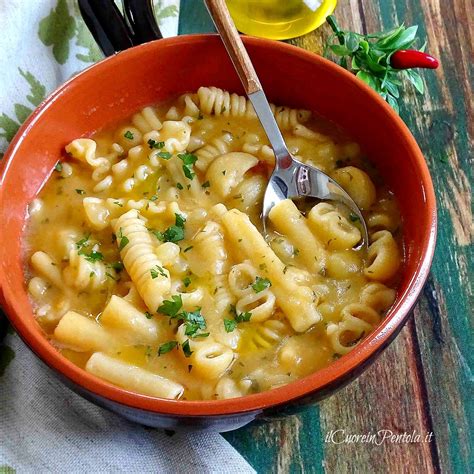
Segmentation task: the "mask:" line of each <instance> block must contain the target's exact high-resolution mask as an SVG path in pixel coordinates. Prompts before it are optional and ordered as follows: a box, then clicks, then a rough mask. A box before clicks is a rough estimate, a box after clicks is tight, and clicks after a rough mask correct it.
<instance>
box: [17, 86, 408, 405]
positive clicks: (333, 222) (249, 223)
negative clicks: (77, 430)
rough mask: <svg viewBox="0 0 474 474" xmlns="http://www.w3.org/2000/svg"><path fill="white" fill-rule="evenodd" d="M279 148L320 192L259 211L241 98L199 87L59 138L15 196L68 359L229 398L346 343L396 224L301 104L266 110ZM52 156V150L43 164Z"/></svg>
mask: <svg viewBox="0 0 474 474" xmlns="http://www.w3.org/2000/svg"><path fill="white" fill-rule="evenodd" d="M273 110H274V113H275V116H276V118H277V121H278V123H279V126H280V128H281V129H282V132H283V135H284V138H285V140H286V142H287V144H288V146H289V148H290V151H291V152H292V153H293V154H294V155H295V156H296V157H297V158H298V159H299V160H301V161H302V162H305V163H309V164H312V165H314V166H316V167H318V168H320V169H322V170H323V171H325V172H326V173H328V174H330V175H331V176H332V177H334V178H335V179H336V180H337V181H338V182H339V183H340V184H341V185H342V186H343V187H344V188H345V189H346V191H347V192H348V193H349V194H350V195H351V196H352V197H353V199H354V200H355V201H356V202H357V204H358V205H359V206H360V207H361V208H362V210H363V214H364V216H365V218H366V220H367V224H368V227H369V233H370V246H369V250H368V251H366V250H364V249H359V250H356V249H354V247H356V246H357V244H358V243H359V241H360V236H361V234H360V227H359V226H360V223H359V222H358V219H357V217H356V216H355V215H352V214H351V213H350V212H349V211H348V210H347V209H345V208H343V207H341V206H337V205H334V204H332V203H329V202H322V203H317V204H314V203H313V204H311V205H308V204H306V206H305V208H304V210H303V208H302V207H300V209H301V210H302V211H303V212H300V210H299V209H298V208H297V207H296V206H295V204H294V203H292V202H291V201H284V202H282V203H280V204H279V205H278V206H276V207H275V208H273V209H272V211H271V214H270V224H271V230H270V234H269V236H268V238H267V240H265V239H264V237H263V236H262V235H261V233H260V232H261V222H260V217H259V216H260V212H261V204H262V199H263V192H264V190H265V185H266V182H267V179H268V176H269V174H270V172H271V169H272V166H273V161H274V157H273V152H272V150H271V148H270V147H269V143H268V140H267V138H266V136H265V134H264V132H263V130H262V128H261V126H260V125H259V123H258V121H257V119H256V117H255V115H254V112H253V110H252V108H251V106H250V105H249V103H248V102H247V101H246V100H245V99H244V98H242V97H239V96H236V95H235V94H232V95H229V93H227V92H224V91H221V90H219V89H216V88H201V89H200V90H199V91H198V92H197V93H196V94H186V95H184V96H182V97H180V98H179V99H177V100H175V101H173V102H172V103H171V104H165V105H162V106H157V107H146V108H145V109H143V110H141V111H139V112H138V113H137V114H135V115H134V116H133V117H131V118H130V119H129V120H127V121H124V122H122V123H120V124H116V125H115V126H114V127H110V128H107V129H104V130H103V131H100V132H98V133H97V134H96V135H94V136H93V137H91V138H90V139H82V138H81V139H77V140H74V141H73V142H72V143H71V144H69V145H68V146H67V147H66V151H67V154H66V155H65V156H64V157H62V158H61V159H60V161H58V164H57V165H56V167H55V170H54V171H53V174H52V176H51V178H50V179H49V180H48V182H47V183H46V185H45V187H44V189H43V190H42V191H41V193H40V194H39V196H38V197H37V198H36V199H35V200H34V201H33V202H32V203H31V205H30V207H29V221H28V229H27V233H26V237H25V239H26V242H25V244H26V245H25V246H26V248H27V255H26V258H27V261H28V270H27V280H28V288H29V292H30V295H31V299H32V303H33V308H34V311H35V314H36V317H37V319H38V322H39V323H40V325H41V326H42V327H43V328H44V330H45V333H46V334H47V336H48V337H49V338H50V340H51V342H52V344H54V345H55V346H56V347H57V348H58V350H60V351H61V353H62V354H63V355H64V356H65V357H67V358H68V359H70V360H71V361H72V362H73V363H75V364H77V365H78V366H80V367H82V368H84V369H85V370H87V371H89V372H91V373H92V374H94V375H97V376H99V377H101V378H103V379H105V380H107V381H108V382H110V383H113V384H116V385H119V386H122V387H124V388H127V389H129V390H132V391H136V392H139V393H144V394H147V395H151V396H157V397H163V398H180V399H186V400H197V399H216V398H217V399H219V398H231V397H238V396H243V395H246V394H248V393H254V392H258V391H263V390H269V389H272V388H275V387H279V386H282V385H285V384H287V383H289V382H291V381H294V380H296V379H298V378H301V377H304V376H306V375H308V374H311V373H313V372H315V371H317V370H318V369H320V368H323V367H326V366H327V365H329V364H330V363H331V362H332V361H333V360H335V359H337V358H339V357H340V356H342V355H344V354H346V353H348V352H349V351H350V350H352V349H353V348H354V347H355V346H356V345H357V344H359V343H360V341H361V340H363V339H364V338H365V337H366V336H367V335H368V334H369V333H370V332H371V331H372V330H373V329H374V328H375V327H376V326H377V325H378V324H379V322H380V320H381V319H382V318H383V316H384V314H386V312H387V310H388V309H389V308H390V306H391V305H392V303H393V301H394V299H395V295H396V290H395V288H396V282H397V276H398V273H399V266H400V264H401V248H400V243H399V238H400V217H399V212H398V207H397V204H396V201H395V199H394V197H393V195H392V194H391V193H390V191H389V190H388V189H387V188H386V187H385V186H384V184H383V182H381V180H380V178H379V177H378V175H377V173H376V171H375V170H374V169H373V168H372V167H371V165H370V164H369V162H368V161H367V160H366V159H365V158H364V156H363V154H362V153H361V151H360V149H359V146H358V145H357V144H356V143H354V142H352V141H350V140H349V139H348V138H347V137H346V136H345V135H344V134H343V133H342V132H341V131H340V130H338V129H337V128H336V127H334V126H333V125H332V124H329V123H327V122H324V121H322V120H320V119H318V118H315V117H312V116H311V114H310V113H309V112H307V111H304V110H293V109H289V108H287V107H274V108H273ZM58 158H59V157H58Z"/></svg>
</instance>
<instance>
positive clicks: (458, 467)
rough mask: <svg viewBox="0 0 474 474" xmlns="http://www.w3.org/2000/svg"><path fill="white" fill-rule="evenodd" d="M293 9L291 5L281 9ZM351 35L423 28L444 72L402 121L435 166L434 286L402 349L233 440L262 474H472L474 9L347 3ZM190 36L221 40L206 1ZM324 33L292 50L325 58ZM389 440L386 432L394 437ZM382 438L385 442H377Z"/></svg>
mask: <svg viewBox="0 0 474 474" xmlns="http://www.w3.org/2000/svg"><path fill="white" fill-rule="evenodd" d="M282 1H283V0H282ZM339 3H340V4H339V6H338V8H337V10H336V17H337V19H338V21H339V23H340V25H341V27H342V28H344V29H351V30H353V31H358V32H364V33H365V32H375V31H379V30H381V29H386V28H392V27H393V26H395V25H398V24H400V23H401V22H405V23H406V24H407V25H412V24H417V25H419V35H420V37H421V38H422V39H424V38H426V39H427V41H428V48H427V49H428V51H429V52H430V53H432V54H433V55H435V56H436V57H438V58H439V59H440V61H441V67H440V68H439V69H438V70H437V71H436V72H432V71H428V72H426V73H425V74H423V77H424V79H425V83H426V89H427V92H426V93H425V95H424V96H419V95H416V94H415V93H414V91H413V89H412V88H411V87H410V86H407V87H406V89H405V91H406V92H405V93H404V95H403V100H402V101H401V102H402V103H403V104H402V107H401V113H400V114H401V116H402V118H403V120H405V122H406V123H407V125H408V127H409V128H410V130H411V131H412V132H413V134H414V135H415V137H416V139H417V141H418V143H419V145H420V147H421V149H422V150H423V152H424V155H425V157H426V160H427V162H428V165H429V168H430V171H431V175H432V177H433V182H434V186H435V190H436V194H437V198H438V206H439V207H438V217H439V228H438V244H437V249H436V254H435V259H434V263H433V268H432V272H431V276H430V278H429V280H428V282H427V284H426V287H425V289H424V292H423V294H422V296H421V298H420V301H419V302H418V305H417V306H416V308H415V309H414V311H413V316H412V318H411V319H410V320H409V322H408V324H407V325H406V327H405V328H404V329H403V330H402V332H401V334H400V335H399V336H398V337H397V339H396V340H395V342H394V343H393V344H392V345H391V346H390V347H389V348H388V349H387V350H386V351H385V352H384V354H383V355H382V356H381V357H380V358H379V360H378V361H377V362H376V363H375V364H374V365H373V366H372V367H371V368H369V369H368V370H367V371H366V372H365V373H364V374H363V375H362V376H361V377H359V378H358V379H357V380H356V381H355V382H353V383H352V384H350V385H349V386H348V387H347V388H345V389H343V390H341V391H340V392H339V393H337V394H336V395H334V396H332V397H331V398H329V399H327V400H325V401H323V402H322V403H320V404H318V405H314V406H312V407H310V408H308V409H307V410H306V411H305V412H303V413H301V414H300V415H298V416H292V417H288V418H286V419H284V420H282V421H274V422H272V423H266V424H263V425H262V424H260V425H257V424H254V425H250V426H247V427H245V428H242V429H240V430H237V431H234V432H231V433H226V434H224V436H225V438H226V439H227V440H228V441H229V442H230V443H232V444H233V445H234V446H235V447H236V449H238V450H239V451H240V452H241V453H242V454H243V456H245V458H246V459H247V460H248V461H249V462H250V464H251V465H252V466H253V467H254V468H255V469H256V470H257V471H258V472H259V473H260V472H323V471H326V472H330V473H338V474H339V473H345V472H361V473H366V472H367V473H369V472H370V473H372V472H380V473H386V472H390V473H398V472H403V473H425V472H438V471H442V472H459V473H466V472H469V470H470V469H472V468H473V466H474V462H473V461H474V460H473V457H472V452H471V449H472V446H471V445H470V437H471V435H472V434H473V433H474V429H473V427H472V421H473V404H472V399H473V391H472V385H473V376H472V373H471V367H472V361H473V358H474V357H473V354H474V350H473V349H474V348H473V344H472V336H473V333H472V318H470V316H471V315H472V311H471V307H472V306H473V305H474V300H473V287H472V280H471V282H470V281H469V278H470V277H472V262H473V246H472V239H473V233H474V232H473V230H474V229H473V223H472V203H471V193H470V183H472V169H473V166H472V160H470V158H471V156H472V155H471V153H472V146H471V145H472V142H470V141H469V138H468V122H469V118H470V119H471V121H470V123H469V125H470V127H471V129H470V132H471V134H470V136H471V137H472V95H471V94H470V86H469V84H470V83H472V75H471V74H472V49H471V48H470V45H471V46H472V39H473V38H472V22H471V24H469V18H471V19H472V17H473V12H472V8H471V9H470V5H471V4H470V2H469V0H449V1H445V0H423V1H421V2H420V1H419V0H379V1H377V0H340V2H339ZM181 5H182V6H181V8H182V14H181V19H182V20H181V21H180V33H181V34H183V33H198V32H209V31H214V29H213V26H212V23H211V20H210V19H209V17H208V15H207V12H206V11H205V9H204V7H203V6H202V4H201V3H200V0H181ZM329 34H330V30H329V28H328V27H327V25H325V26H324V27H322V28H320V29H319V30H317V31H315V32H313V33H310V34H308V35H306V36H303V37H301V38H297V39H294V40H291V41H290V42H291V43H292V44H294V45H297V46H300V47H302V48H305V49H308V50H310V51H314V52H316V53H321V51H322V46H323V44H324V40H325V38H326V37H327V36H328V35H329ZM336 430H344V433H345V434H346V435H352V434H356V435H357V434H360V435H363V434H370V433H377V432H378V431H379V430H391V431H392V432H393V433H396V434H399V433H405V432H406V433H413V432H414V431H415V432H416V434H420V435H422V436H423V437H425V435H427V434H428V435H429V433H433V435H432V436H431V442H414V443H406V442H405V443H394V442H389V441H385V442H383V443H381V444H380V445H377V444H373V443H372V444H371V443H363V442H356V443H342V444H338V441H339V440H341V439H342V434H343V432H342V431H337V432H336V434H335V436H334V439H335V441H336V442H330V441H329V442H327V441H325V438H326V437H327V436H328V434H329V436H330V433H331V431H333V432H334V431H336ZM386 433H388V431H387V432H386ZM378 439H380V438H378Z"/></svg>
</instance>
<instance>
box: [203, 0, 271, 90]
mask: <svg viewBox="0 0 474 474" xmlns="http://www.w3.org/2000/svg"><path fill="white" fill-rule="evenodd" d="M205 2H206V7H207V9H208V11H209V14H210V15H211V18H212V21H213V22H214V24H215V25H216V28H217V31H218V32H219V34H220V36H221V38H222V41H223V43H224V46H225V48H226V49H227V52H228V53H229V56H230V58H231V59H232V62H233V63H234V67H235V69H236V70H237V74H238V75H239V77H240V80H241V81H242V84H243V86H244V89H245V92H246V93H247V95H248V94H252V93H254V92H257V91H260V90H262V86H261V84H260V81H259V80H258V76H257V73H256V72H255V69H254V67H253V64H252V61H250V57H249V55H248V53H247V50H246V49H245V46H244V44H243V43H242V40H241V39H240V35H239V33H238V31H237V29H236V28H235V25H234V22H233V20H232V17H231V16H230V13H229V10H228V9H227V5H226V3H225V0H205Z"/></svg>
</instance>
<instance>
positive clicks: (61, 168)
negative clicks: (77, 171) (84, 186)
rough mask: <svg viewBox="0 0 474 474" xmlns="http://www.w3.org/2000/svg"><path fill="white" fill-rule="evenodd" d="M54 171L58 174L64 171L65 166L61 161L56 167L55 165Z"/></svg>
mask: <svg viewBox="0 0 474 474" xmlns="http://www.w3.org/2000/svg"><path fill="white" fill-rule="evenodd" d="M54 170H55V171H57V172H58V173H60V172H61V171H62V170H63V165H62V163H61V162H60V161H58V162H57V163H56V164H55V165H54Z"/></svg>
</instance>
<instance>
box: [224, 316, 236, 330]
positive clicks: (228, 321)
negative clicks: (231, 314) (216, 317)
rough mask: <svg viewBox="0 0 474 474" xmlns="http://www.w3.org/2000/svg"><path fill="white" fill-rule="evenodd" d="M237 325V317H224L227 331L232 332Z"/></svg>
mask: <svg viewBox="0 0 474 474" xmlns="http://www.w3.org/2000/svg"><path fill="white" fill-rule="evenodd" d="M236 327H237V321H236V320H235V319H224V329H225V332H232V331H233V330H234V329H235V328H236Z"/></svg>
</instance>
